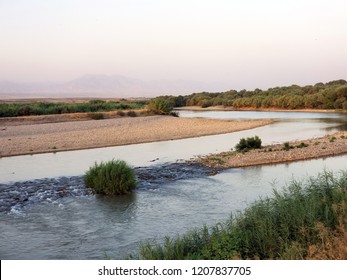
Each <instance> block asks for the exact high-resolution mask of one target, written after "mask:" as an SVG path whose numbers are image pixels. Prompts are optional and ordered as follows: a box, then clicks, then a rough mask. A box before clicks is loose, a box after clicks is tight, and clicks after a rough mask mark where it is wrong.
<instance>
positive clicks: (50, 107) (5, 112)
mask: <svg viewBox="0 0 347 280" xmlns="http://www.w3.org/2000/svg"><path fill="white" fill-rule="evenodd" d="M147 102H148V101H146V100H137V101H127V100H123V101H104V100H98V99H96V100H90V101H89V102H76V103H73V102H69V103H66V102H30V103H0V117H18V116H32V115H51V114H67V113H93V112H109V111H117V110H135V109H142V108H144V106H145V105H146V104H147ZM99 116H100V114H99Z"/></svg>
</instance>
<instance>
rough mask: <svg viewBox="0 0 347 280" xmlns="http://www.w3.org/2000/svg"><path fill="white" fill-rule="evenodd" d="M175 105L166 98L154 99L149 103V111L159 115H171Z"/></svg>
mask: <svg viewBox="0 0 347 280" xmlns="http://www.w3.org/2000/svg"><path fill="white" fill-rule="evenodd" d="M173 107H174V104H173V103H172V102H170V101H169V100H166V99H164V98H160V97H158V98H154V99H152V100H151V101H150V102H149V103H148V110H150V111H151V112H153V113H154V114H157V115H169V114H170V112H171V111H172V109H173Z"/></svg>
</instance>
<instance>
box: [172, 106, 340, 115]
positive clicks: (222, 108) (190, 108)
mask: <svg viewBox="0 0 347 280" xmlns="http://www.w3.org/2000/svg"><path fill="white" fill-rule="evenodd" d="M174 110H176V111H183V110H187V111H235V112H238V111H241V112H242V111H256V112H302V113H341V114H347V111H346V110H336V109H282V108H255V107H243V108H235V107H232V106H223V105H218V106H210V107H206V108H202V107H201V106H184V107H175V108H174Z"/></svg>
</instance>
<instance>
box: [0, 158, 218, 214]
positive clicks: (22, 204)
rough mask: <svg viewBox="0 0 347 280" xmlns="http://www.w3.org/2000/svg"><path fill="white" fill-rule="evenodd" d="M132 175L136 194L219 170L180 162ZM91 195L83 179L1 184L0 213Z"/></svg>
mask: <svg viewBox="0 0 347 280" xmlns="http://www.w3.org/2000/svg"><path fill="white" fill-rule="evenodd" d="M135 172H136V176H137V182H138V187H137V189H136V191H145V190H146V189H148V188H158V187H162V186H164V185H165V183H168V182H171V181H175V180H184V179H191V178H197V177H204V176H211V175H215V174H217V172H218V169H211V168H208V167H204V166H201V165H198V164H189V163H184V162H182V163H167V164H158V165H155V166H151V167H137V168H135ZM90 195H94V194H93V192H92V190H91V189H89V188H86V187H85V185H84V182H83V176H73V177H59V178H43V179H37V180H31V181H22V182H12V183H9V184H0V213H24V212H25V209H26V208H27V207H31V206H33V205H35V204H38V203H61V202H62V200H63V199H64V198H65V197H81V196H90Z"/></svg>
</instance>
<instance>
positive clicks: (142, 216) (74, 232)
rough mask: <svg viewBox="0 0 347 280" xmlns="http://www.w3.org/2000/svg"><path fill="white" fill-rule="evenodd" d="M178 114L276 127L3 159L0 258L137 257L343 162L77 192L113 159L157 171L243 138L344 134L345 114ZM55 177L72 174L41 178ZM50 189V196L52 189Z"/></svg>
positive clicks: (309, 163)
mask: <svg viewBox="0 0 347 280" xmlns="http://www.w3.org/2000/svg"><path fill="white" fill-rule="evenodd" d="M180 115H181V117H207V118H230V119H254V118H273V119H274V120H275V122H274V123H273V124H271V125H268V126H265V127H260V128H256V129H252V130H247V131H242V132H237V133H232V134H223V135H217V136H206V137H199V138H192V139H184V140H175V141H163V142H156V143H150V144H140V145H128V146H122V147H112V148H103V149H92V150H82V151H74V152H60V153H56V154H42V155H33V156H18V157H9V158H1V159H0V183H2V185H0V210H1V211H0V227H1V237H0V258H1V259H102V258H106V257H110V258H126V257H127V256H128V255H129V254H131V253H132V254H135V255H136V254H137V251H138V243H139V242H140V241H146V240H152V239H156V240H161V239H162V237H164V236H165V235H170V236H174V235H176V234H177V233H184V232H185V231H187V230H189V229H191V228H192V227H201V226H202V225H204V224H207V225H212V224H215V223H216V222H221V221H224V220H226V219H227V218H228V216H229V215H230V213H231V211H237V210H242V209H244V208H245V207H246V206H247V205H249V203H251V202H252V201H254V200H256V199H257V198H259V197H264V196H267V195H271V193H272V189H274V188H276V189H281V188H282V187H283V186H284V185H285V183H286V182H289V181H290V180H292V179H293V178H296V179H302V178H305V177H307V176H314V175H316V174H317V173H318V172H321V171H323V169H324V168H325V169H328V170H332V171H335V172H339V171H340V170H342V169H345V168H346V165H345V162H346V159H347V156H339V157H333V158H327V159H318V160H310V161H301V162H295V163H291V164H278V165H271V166H261V167H252V168H240V169H229V170H225V171H222V172H220V173H219V174H217V175H215V176H207V175H206V174H205V173H201V174H200V173H197V171H193V172H191V171H187V172H186V173H187V174H189V176H183V177H182V178H183V179H174V180H162V181H161V180H157V181H155V182H154V181H151V182H144V183H141V186H140V187H139V189H138V190H137V191H136V192H135V193H134V194H133V195H131V196H124V197H113V198H105V197H100V196H94V195H91V194H90V193H89V192H88V191H87V190H86V189H85V188H84V186H83V183H81V182H82V180H81V177H80V176H81V175H83V173H84V172H85V171H86V170H87V169H88V168H89V166H90V165H92V164H93V163H94V162H95V161H101V160H109V159H112V158H120V159H124V160H126V161H128V162H129V163H130V164H132V165H133V166H142V167H146V166H147V167H153V170H155V168H159V169H160V166H161V164H163V163H166V162H175V161H176V160H181V159H189V158H192V157H194V156H197V155H201V154H208V153H211V152H220V151H226V150H229V149H230V148H233V147H234V146H235V144H236V143H237V142H238V140H239V139H240V138H241V137H250V136H254V135H258V136H260V137H261V138H262V140H263V143H264V144H270V143H276V142H283V141H288V140H294V139H305V138H312V137H318V136H322V135H325V134H327V133H333V132H335V131H338V130H341V129H347V128H346V124H347V120H346V119H347V118H346V115H343V114H331V113H282V112H271V113H267V112H190V111H183V112H180ZM153 160H154V161H153ZM159 169H158V170H159ZM153 172H155V171H153ZM194 173H197V174H198V175H199V176H194ZM60 176H65V177H69V176H76V177H72V179H71V178H65V179H56V181H54V180H55V179H50V180H49V179H42V178H45V177H49V178H55V177H60ZM36 179H40V180H36ZM28 180H31V182H30V181H29V182H28ZM14 182H17V183H14ZM8 184H10V187H8ZM59 184H60V185H61V186H60V185H59ZM27 186H28V187H27ZM52 188H56V189H57V191H56V192H52V191H51V189H52ZM26 189H30V190H31V189H33V190H32V191H28V192H29V193H28V194H27V197H25V196H23V195H22V194H23V192H25V190H26ZM64 192H65V193H66V192H69V194H70V195H64ZM28 197H29V198H28ZM13 198H15V199H17V200H18V203H17V204H16V205H14V206H12V207H2V208H1V206H4V205H5V204H6V203H7V202H8V201H10V200H11V199H12V200H13ZM12 200H11V203H12ZM6 205H7V204H6Z"/></svg>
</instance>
